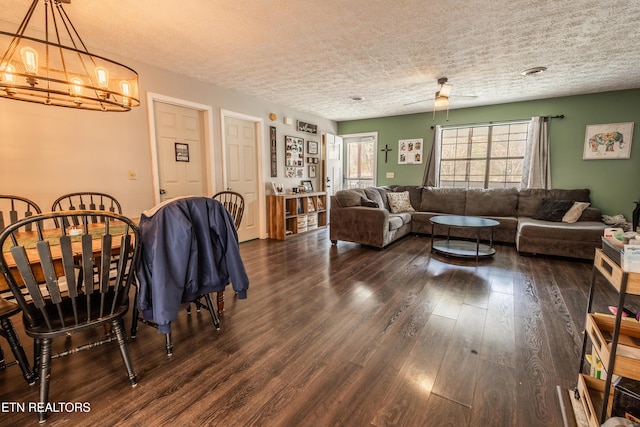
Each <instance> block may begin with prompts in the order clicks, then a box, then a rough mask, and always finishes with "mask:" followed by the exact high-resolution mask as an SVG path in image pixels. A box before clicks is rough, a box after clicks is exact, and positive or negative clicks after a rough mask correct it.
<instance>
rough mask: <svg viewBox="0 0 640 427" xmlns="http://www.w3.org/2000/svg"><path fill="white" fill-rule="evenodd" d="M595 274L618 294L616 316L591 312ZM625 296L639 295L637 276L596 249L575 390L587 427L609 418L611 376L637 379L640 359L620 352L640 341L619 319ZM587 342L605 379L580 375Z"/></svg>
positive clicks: (631, 325) (634, 328)
mask: <svg viewBox="0 0 640 427" xmlns="http://www.w3.org/2000/svg"><path fill="white" fill-rule="evenodd" d="M597 274H600V275H602V276H603V277H604V278H605V279H606V281H607V282H608V283H609V284H610V285H611V286H613V287H614V288H615V289H616V291H617V292H618V304H617V309H618V312H617V313H618V314H617V315H616V316H611V315H608V314H597V313H591V306H592V303H593V294H594V290H595V284H596V275H597ZM627 295H640V273H626V272H624V271H622V268H621V267H620V265H618V264H617V263H616V262H614V261H613V260H612V259H611V258H610V257H609V256H607V254H605V253H604V251H603V250H602V249H596V256H595V259H594V261H593V273H592V275H591V286H590V289H589V299H588V302H587V319H586V326H585V334H584V341H583V344H582V355H581V358H580V368H579V373H578V387H577V389H576V393H577V396H579V398H580V401H581V403H582V407H583V409H584V412H585V415H586V418H587V421H588V424H589V427H599V426H600V425H601V424H602V423H604V422H605V421H606V419H607V418H608V417H610V416H611V409H612V404H613V390H612V389H613V387H612V376H613V375H618V376H622V377H626V378H631V379H634V380H640V359H636V358H633V357H628V356H627V355H626V352H625V351H623V350H622V346H626V347H627V349H629V348H631V350H632V351H636V350H640V347H639V346H637V344H636V343H637V339H638V338H640V325H639V324H638V322H635V321H628V320H622V308H623V307H624V301H625V298H626V296H627ZM588 341H591V344H592V347H593V350H594V352H595V353H596V354H597V355H598V357H599V358H600V360H601V361H602V366H603V367H604V368H605V370H606V372H607V379H606V380H600V379H596V378H593V377H590V376H588V375H584V374H582V370H583V368H584V365H585V360H586V349H587V342H588Z"/></svg>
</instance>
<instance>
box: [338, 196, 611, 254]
mask: <svg viewBox="0 0 640 427" xmlns="http://www.w3.org/2000/svg"><path fill="white" fill-rule="evenodd" d="M404 191H408V192H409V199H410V202H411V206H412V207H413V209H414V210H415V211H414V212H403V213H392V212H391V209H390V206H389V202H388V199H387V196H386V195H387V193H388V192H404ZM543 199H555V200H571V201H577V202H590V200H589V190H588V189H578V190H543V189H525V190H517V189H516V188H506V189H490V190H482V189H461V188H435V187H421V186H391V187H371V188H365V189H352V190H342V191H339V192H338V193H336V195H334V196H332V197H331V209H330V221H329V222H330V224H329V236H330V239H331V241H332V242H333V243H334V244H335V243H337V241H339V240H343V241H348V242H355V243H361V244H364V245H368V246H373V247H376V248H383V247H385V246H387V245H388V244H390V243H392V242H394V241H396V240H398V239H400V238H401V237H403V236H405V235H407V234H409V233H419V234H431V232H432V225H431V222H430V221H429V219H430V218H431V217H433V216H435V215H445V214H448V215H471V216H480V217H486V218H491V219H495V220H497V221H498V222H499V223H500V225H499V226H498V227H496V228H494V230H493V239H494V241H495V242H502V243H508V244H515V245H516V248H517V250H518V252H521V253H530V254H546V255H558V256H566V257H573V258H583V259H593V257H594V253H595V248H596V247H599V246H600V245H601V236H602V234H603V231H604V228H605V227H606V225H605V224H604V223H603V222H602V221H601V213H600V210H599V209H597V208H595V207H592V206H589V207H588V208H587V209H585V210H584V212H583V213H582V216H581V217H580V218H579V220H578V221H577V222H575V223H565V222H552V221H542V220H538V219H533V217H534V216H535V214H536V211H537V210H538V208H539V206H540V204H541V203H542V201H543ZM433 232H434V234H436V235H443V234H446V233H447V230H446V228H445V227H444V226H435V228H434V229H433ZM485 232H486V235H485V236H482V237H483V238H487V239H488V238H489V237H490V234H489V233H490V231H489V230H485ZM475 233H476V230H472V229H465V228H452V229H451V236H453V237H459V238H475V236H476V234H475Z"/></svg>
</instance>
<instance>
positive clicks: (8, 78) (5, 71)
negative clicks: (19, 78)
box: [0, 62, 16, 84]
mask: <svg viewBox="0 0 640 427" xmlns="http://www.w3.org/2000/svg"><path fill="white" fill-rule="evenodd" d="M0 71H2V81H3V82H5V83H11V84H13V83H15V82H16V75H15V72H16V67H14V66H13V65H11V64H7V63H6V62H3V63H2V64H1V65H0Z"/></svg>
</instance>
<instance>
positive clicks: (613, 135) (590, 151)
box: [582, 122, 633, 160]
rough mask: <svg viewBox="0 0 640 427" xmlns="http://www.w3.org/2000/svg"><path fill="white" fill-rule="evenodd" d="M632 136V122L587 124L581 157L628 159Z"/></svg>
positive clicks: (587, 158) (586, 158) (584, 158)
mask: <svg viewBox="0 0 640 427" xmlns="http://www.w3.org/2000/svg"><path fill="white" fill-rule="evenodd" d="M632 138H633V122H626V123H610V124H603V125H588V126H587V131H586V133H585V137H584V151H583V153H582V159H583V160H597V159H628V158H630V157H631V142H632Z"/></svg>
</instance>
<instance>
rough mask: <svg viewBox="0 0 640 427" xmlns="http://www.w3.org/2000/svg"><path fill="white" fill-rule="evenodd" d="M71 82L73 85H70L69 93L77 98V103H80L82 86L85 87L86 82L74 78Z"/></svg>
mask: <svg viewBox="0 0 640 427" xmlns="http://www.w3.org/2000/svg"><path fill="white" fill-rule="evenodd" d="M69 81H70V83H71V85H69V93H70V94H71V95H72V96H74V97H75V98H76V99H75V101H76V102H79V101H80V95H82V91H83V89H82V86H83V85H84V82H83V81H82V79H81V78H79V77H74V78H72V79H71V80H69Z"/></svg>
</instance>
